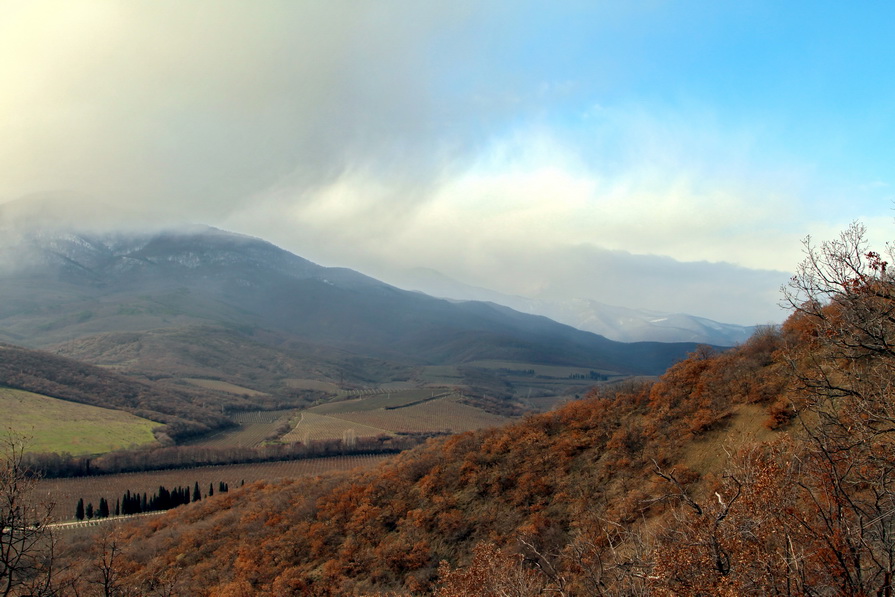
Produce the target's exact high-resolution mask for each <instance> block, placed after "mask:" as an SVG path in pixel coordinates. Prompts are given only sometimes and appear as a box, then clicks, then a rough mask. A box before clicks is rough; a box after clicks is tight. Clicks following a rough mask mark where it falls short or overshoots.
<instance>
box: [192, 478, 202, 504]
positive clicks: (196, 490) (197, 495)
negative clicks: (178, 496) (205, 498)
mask: <svg viewBox="0 0 895 597" xmlns="http://www.w3.org/2000/svg"><path fill="white" fill-rule="evenodd" d="M201 499H202V492H201V491H199V482H198V481H196V485H195V486H194V487H193V501H194V502H198V501H199V500H201Z"/></svg>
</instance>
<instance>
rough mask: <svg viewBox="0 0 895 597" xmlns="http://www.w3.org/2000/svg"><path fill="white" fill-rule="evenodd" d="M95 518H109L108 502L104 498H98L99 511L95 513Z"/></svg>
mask: <svg viewBox="0 0 895 597" xmlns="http://www.w3.org/2000/svg"><path fill="white" fill-rule="evenodd" d="M96 517H97V518H108V517H109V502H107V501H106V498H104V497H102V498H99V511H98V512H97V513H96Z"/></svg>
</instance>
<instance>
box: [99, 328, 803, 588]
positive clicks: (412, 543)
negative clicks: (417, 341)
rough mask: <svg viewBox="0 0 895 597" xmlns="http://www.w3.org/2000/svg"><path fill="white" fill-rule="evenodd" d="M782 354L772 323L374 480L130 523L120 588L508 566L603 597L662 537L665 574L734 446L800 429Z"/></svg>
mask: <svg viewBox="0 0 895 597" xmlns="http://www.w3.org/2000/svg"><path fill="white" fill-rule="evenodd" d="M783 345H784V337H783V335H781V334H780V333H778V332H775V331H773V330H765V331H763V332H762V333H760V334H758V335H756V336H755V337H753V338H752V339H751V340H750V341H749V342H747V343H746V344H745V345H743V346H742V347H740V348H738V349H735V350H733V351H730V352H726V353H715V352H713V351H711V350H709V349H705V350H700V351H697V352H695V353H694V354H692V355H691V356H690V357H689V358H688V359H687V360H685V361H683V362H681V363H679V364H677V365H675V366H674V367H672V368H671V369H670V370H669V371H668V372H667V373H666V374H665V375H664V376H663V377H662V378H661V380H660V381H659V382H657V383H655V384H652V385H650V384H637V383H633V382H632V383H629V384H627V385H626V386H623V387H617V388H615V389H614V390H612V391H611V392H610V391H604V392H601V393H595V394H593V395H591V396H590V397H589V398H588V399H586V400H581V401H576V402H572V403H569V404H567V405H566V406H564V407H562V408H560V409H558V410H556V411H554V412H550V413H545V414H539V415H533V416H529V417H527V418H526V419H524V420H523V421H522V422H520V423H517V424H514V425H510V426H507V427H503V428H495V429H489V430H485V431H480V432H475V433H466V434H462V435H457V436H454V437H450V438H448V439H445V440H440V441H431V442H430V443H429V444H427V445H425V446H423V447H421V448H418V449H415V450H412V451H409V452H405V453H403V454H401V455H399V456H398V457H396V458H395V459H393V460H391V461H390V462H388V463H386V464H384V465H382V466H381V467H380V468H378V469H377V470H375V471H373V472H367V473H360V474H357V475H354V476H350V477H333V478H327V479H321V480H319V481H317V482H316V483H309V482H308V481H306V480H301V481H299V480H295V481H280V482H276V483H258V484H254V485H252V486H247V487H246V488H244V489H242V490H241V491H237V492H231V493H230V494H228V495H226V496H220V497H218V498H215V499H213V500H206V501H203V502H202V503H201V504H196V505H194V506H191V507H189V508H185V509H182V510H180V511H177V512H172V513H170V514H168V515H166V516H164V517H162V518H160V519H157V520H154V521H152V522H150V523H148V524H144V525H141V526H139V527H130V528H127V529H122V530H121V534H120V535H119V536H118V537H117V539H116V540H117V541H119V545H121V546H124V551H123V553H124V554H125V555H124V558H125V559H126V561H127V564H126V565H124V567H125V568H126V569H127V570H129V573H128V575H127V576H126V578H124V579H122V582H123V583H127V584H130V585H131V586H134V587H136V586H143V587H147V586H151V585H152V583H153V582H158V579H160V578H168V579H170V580H171V581H172V582H175V584H176V586H177V589H176V590H177V591H178V592H179V594H195V595H216V596H223V595H359V594H379V593H381V592H385V591H396V592H398V593H400V594H414V595H423V594H431V593H432V592H433V591H435V590H436V588H437V587H439V586H441V588H442V590H447V589H448V588H449V587H454V589H452V590H457V591H459V589H457V588H456V587H460V586H462V584H463V582H465V581H463V579H464V578H466V577H465V576H464V575H465V574H471V575H472V576H476V575H478V576H477V578H479V579H481V578H483V577H482V574H485V573H487V574H490V575H491V576H492V577H495V578H497V577H501V576H502V575H503V574H504V573H505V572H506V571H507V570H511V571H514V573H515V572H516V571H518V572H519V574H521V576H520V579H522V578H524V579H528V580H526V582H531V583H534V584H532V586H535V585H537V586H540V587H541V588H544V587H546V586H548V585H551V583H552V585H551V586H555V585H556V583H557V580H556V579H557V578H558V577H559V576H560V575H561V576H562V577H563V578H564V579H565V580H564V581H563V582H564V583H565V589H564V590H565V591H566V593H564V594H569V595H590V594H600V593H594V592H589V591H591V590H592V587H591V586H590V585H589V583H593V582H597V583H603V584H605V585H606V586H610V585H612V583H619V584H618V587H621V585H622V584H624V583H633V584H638V583H639V584H640V585H644V586H645V584H649V579H648V578H647V576H646V575H645V572H644V570H641V569H637V568H636V567H635V564H636V565H642V566H646V565H647V563H646V560H647V556H642V557H643V560H644V562H640V561H639V560H638V558H640V557H641V555H638V553H637V549H640V548H642V547H643V546H642V545H640V543H641V542H644V541H646V538H645V537H646V536H647V535H648V534H649V535H650V536H651V537H652V541H653V542H654V545H652V546H651V547H652V549H653V550H654V552H653V554H652V555H650V556H648V558H649V560H650V562H652V563H651V564H649V565H650V566H652V567H655V566H657V565H658V564H656V563H655V562H657V561H659V560H660V559H661V558H662V557H664V556H663V555H662V554H663V553H664V552H663V551H662V550H664V549H671V544H670V543H669V544H668V545H666V544H665V542H664V541H665V539H664V533H665V532H666V531H665V530H664V527H663V526H662V525H665V524H668V523H669V521H670V520H671V517H672V516H673V515H675V514H681V513H683V514H686V512H685V508H684V510H681V506H680V504H681V503H682V502H683V500H682V498H681V497H680V495H678V494H679V493H680V492H686V495H687V496H688V497H689V496H692V499H693V500H700V501H702V500H703V494H704V493H705V492H708V491H710V490H711V491H714V490H716V489H717V488H718V487H719V484H723V473H722V471H723V470H724V469H725V467H726V466H728V465H729V460H730V459H729V458H728V456H727V454H728V453H734V452H736V451H737V450H738V449H740V448H741V447H742V446H743V445H745V444H747V443H748V442H751V441H757V440H759V439H763V440H767V439H769V438H771V437H773V436H776V435H781V436H782V435H784V434H782V433H780V432H772V431H770V429H769V427H776V426H778V425H780V424H781V423H782V422H785V419H786V417H782V418H781V416H780V413H779V412H778V411H777V410H776V408H777V407H776V405H777V404H778V401H779V400H780V398H781V396H784V395H785V392H786V388H787V385H788V383H787V378H786V376H785V374H784V373H783V370H784V369H785V368H786V365H785V364H784V363H783V361H782V358H781V357H780V351H781V349H782V348H783ZM725 451H726V452H725ZM662 475H666V476H667V477H668V478H667V479H665V478H663V477H662ZM672 479H673V481H672ZM676 483H677V484H679V485H676ZM707 503H708V504H711V502H707ZM709 507H710V505H709ZM638 533H642V535H643V536H642V537H641V536H640V535H638ZM489 550H490V551H489ZM613 558H614V559H613ZM541 560H543V562H541ZM548 560H549V566H548ZM610 560H612V561H611V562H610ZM635 560H637V561H635ZM442 562H447V563H448V564H447V565H445V564H442ZM489 562H490V563H489ZM539 562H540V563H541V565H542V567H541V568H540V569H539V568H538V566H537V565H536V564H538V563H539ZM446 566H447V567H446ZM457 566H460V567H461V568H459V569H458V570H452V569H451V568H450V567H457ZM476 566H477V567H479V569H478V571H477V572H476V570H475V567H476ZM483 566H484V568H483ZM488 566H491V568H488ZM598 568H601V569H603V570H602V572H600V573H599V574H598V573H597V569H598ZM483 570H484V571H485V572H483ZM539 570H540V571H539ZM544 570H553V572H549V573H547V572H544ZM629 573H630V574H629ZM595 574H598V576H599V578H598V579H595V578H594V575H595ZM638 575H639V576H638ZM489 582H490V581H489ZM520 582H521V580H520ZM476 591H482V592H476ZM441 594H444V595H448V594H450V595H453V594H458V595H460V594H462V595H491V594H498V593H497V592H494V593H489V592H486V591H485V589H484V585H481V584H477V585H475V587H474V588H470V589H469V592H466V593H463V592H447V593H441ZM511 594H519V595H527V594H532V595H534V594H537V593H535V592H531V593H521V592H520V593H511ZM607 594H610V593H607Z"/></svg>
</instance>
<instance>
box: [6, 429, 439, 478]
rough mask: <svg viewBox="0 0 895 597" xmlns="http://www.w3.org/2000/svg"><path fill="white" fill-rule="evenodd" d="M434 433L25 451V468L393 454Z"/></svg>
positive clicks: (81, 471) (73, 472)
mask: <svg viewBox="0 0 895 597" xmlns="http://www.w3.org/2000/svg"><path fill="white" fill-rule="evenodd" d="M437 435H441V434H439V433H431V432H425V433H404V434H400V435H396V436H385V435H382V436H378V437H360V438H356V440H355V442H354V443H353V444H352V445H346V444H345V443H344V442H343V441H342V440H337V439H333V440H319V441H311V442H308V443H291V444H266V445H262V446H255V447H244V446H229V447H208V446H170V447H163V448H145V449H137V450H119V451H116V452H110V453H108V454H104V455H102V456H97V457H89V456H72V455H70V454H55V453H27V454H25V455H24V456H23V460H24V464H25V466H26V467H27V468H28V469H29V470H30V471H32V472H33V473H35V474H37V475H40V476H41V477H43V478H47V479H49V478H63V477H88V476H93V475H111V474H117V473H130V472H146V471H154V470H171V469H180V468H192V467H196V466H213V465H230V464H249V463H256V462H277V461H282V460H300V459H305V458H325V457H328V456H345V455H357V454H395V453H398V452H401V451H404V450H407V449H409V448H412V447H413V446H417V445H419V444H421V443H423V442H425V441H426V440H427V439H428V438H430V437H434V436H437Z"/></svg>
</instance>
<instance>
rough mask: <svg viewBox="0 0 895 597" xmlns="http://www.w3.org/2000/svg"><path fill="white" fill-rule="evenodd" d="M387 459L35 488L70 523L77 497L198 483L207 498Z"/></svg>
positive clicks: (241, 467) (58, 482)
mask: <svg viewBox="0 0 895 597" xmlns="http://www.w3.org/2000/svg"><path fill="white" fill-rule="evenodd" d="M385 458H388V456H384V455H378V454H361V455H355V456H332V457H328V458H308V459H304V460H290V461H285V462H264V463H256V464H235V465H228V466H203V467H197V468H191V469H175V470H167V471H150V472H143V473H123V474H119V475H102V476H96V477H75V478H70V479H43V480H41V481H40V482H39V483H38V485H37V489H36V493H37V495H41V496H44V495H45V496H47V497H48V498H49V499H50V500H51V501H52V502H54V503H55V504H56V509H55V514H56V519H57V520H59V521H66V520H73V519H74V517H75V508H76V506H77V503H78V499H79V498H83V499H84V503H88V502H89V503H92V504H93V505H94V506H96V505H97V504H99V500H100V498H106V499H107V500H111V504H112V505H113V506H114V504H115V500H116V499H117V498H118V497H119V496H121V495H122V494H124V493H125V492H126V491H128V490H129V491H131V493H137V492H139V493H144V492H145V493H148V494H150V495H152V494H153V493H154V492H156V491H158V488H159V486H161V485H164V486H165V487H177V486H190V487H192V486H193V484H194V483H199V487H200V489H201V491H202V496H203V498H204V497H207V492H208V488H209V486H210V485H213V486H214V487H215V491H217V487H218V483H220V482H221V481H223V482H224V483H227V484H228V485H229V486H230V489H231V491H232V490H233V489H236V488H237V487H239V486H240V485H242V484H243V482H245V483H253V482H255V481H260V480H267V481H272V480H275V479H282V478H295V477H305V476H317V475H323V474H326V473H329V472H333V471H344V470H350V469H353V468H358V467H364V468H369V467H373V466H375V465H376V464H378V463H379V462H381V461H382V460H384V459H385Z"/></svg>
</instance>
